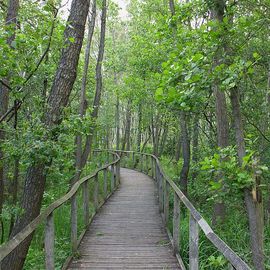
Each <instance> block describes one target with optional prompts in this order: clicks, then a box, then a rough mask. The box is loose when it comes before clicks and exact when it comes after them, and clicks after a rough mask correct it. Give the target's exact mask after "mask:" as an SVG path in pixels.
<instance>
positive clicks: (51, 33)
mask: <svg viewBox="0 0 270 270" xmlns="http://www.w3.org/2000/svg"><path fill="white" fill-rule="evenodd" d="M57 14H58V10H57V12H55V14H54V19H53V23H52V27H51V31H50V36H49V42H48V45H47V48H46V50H45V51H44V53H43V54H42V56H41V58H40V59H39V61H38V62H37V65H36V67H35V68H34V70H33V71H32V72H31V73H30V74H29V75H28V76H27V78H26V79H25V81H24V82H23V84H22V86H21V87H20V88H19V89H18V92H21V91H22V90H23V88H24V87H25V85H26V84H27V82H28V81H29V80H30V79H31V78H32V77H33V75H34V74H35V73H36V71H37V70H38V68H39V67H40V65H41V63H42V62H43V60H44V59H45V57H46V55H47V54H48V52H49V50H50V47H51V41H52V36H53V32H54V28H55V21H56V17H57ZM1 83H3V82H2V80H1ZM4 85H5V84H4ZM5 86H6V85H5ZM8 88H9V89H10V90H13V89H12V88H11V87H9V86H8ZM28 94H29V92H28V93H26V94H25V96H24V97H23V98H22V99H21V100H19V101H18V103H17V111H18V110H19V109H20V108H21V105H22V103H23V102H24V100H25V99H26V97H27V96H28ZM10 114H11V115H10ZM14 114H15V106H14V105H13V106H12V107H11V108H10V109H9V110H8V111H7V112H6V113H5V114H4V115H3V116H2V117H1V118H0V123H2V122H3V121H4V120H5V119H6V118H7V117H8V116H9V115H10V117H9V118H8V121H10V119H12V117H13V116H14Z"/></svg>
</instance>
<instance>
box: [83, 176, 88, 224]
mask: <svg viewBox="0 0 270 270" xmlns="http://www.w3.org/2000/svg"><path fill="white" fill-rule="evenodd" d="M88 182H89V180H88V181H86V182H84V183H83V217H84V226H85V227H87V226H88V223H89V183H88Z"/></svg>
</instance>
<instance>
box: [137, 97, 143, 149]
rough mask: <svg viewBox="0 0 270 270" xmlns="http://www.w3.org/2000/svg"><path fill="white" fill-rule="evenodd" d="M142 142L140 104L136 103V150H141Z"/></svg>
mask: <svg viewBox="0 0 270 270" xmlns="http://www.w3.org/2000/svg"><path fill="white" fill-rule="evenodd" d="M141 142H142V104H141V102H140V103H139V105H138V133H137V151H138V152H140V151H141Z"/></svg>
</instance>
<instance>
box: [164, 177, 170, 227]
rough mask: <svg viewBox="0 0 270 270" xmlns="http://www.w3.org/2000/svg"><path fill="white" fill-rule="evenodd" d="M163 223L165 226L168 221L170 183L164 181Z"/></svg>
mask: <svg viewBox="0 0 270 270" xmlns="http://www.w3.org/2000/svg"><path fill="white" fill-rule="evenodd" d="M164 185H165V187H164V223H165V225H166V226H167V225H168V221H169V211H170V208H169V206H170V205H169V203H170V185H169V183H168V182H166V181H165V183H164Z"/></svg>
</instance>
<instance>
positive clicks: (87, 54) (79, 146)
mask: <svg viewBox="0 0 270 270" xmlns="http://www.w3.org/2000/svg"><path fill="white" fill-rule="evenodd" d="M96 9H97V5H96V0H93V3H92V9H91V19H89V22H88V36H87V44H86V49H85V57H84V70H83V77H82V85H81V96H80V108H79V115H80V118H81V119H82V120H83V118H84V116H85V112H86V109H87V100H86V84H87V77H88V69H89V61H90V50H91V44H92V38H93V34H94V29H95V23H96ZM82 152H83V151H82V135H81V134H78V135H77V136H76V162H75V165H76V177H75V179H74V181H73V183H72V184H74V182H76V181H77V180H78V178H79V176H80V173H81V170H82Z"/></svg>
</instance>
